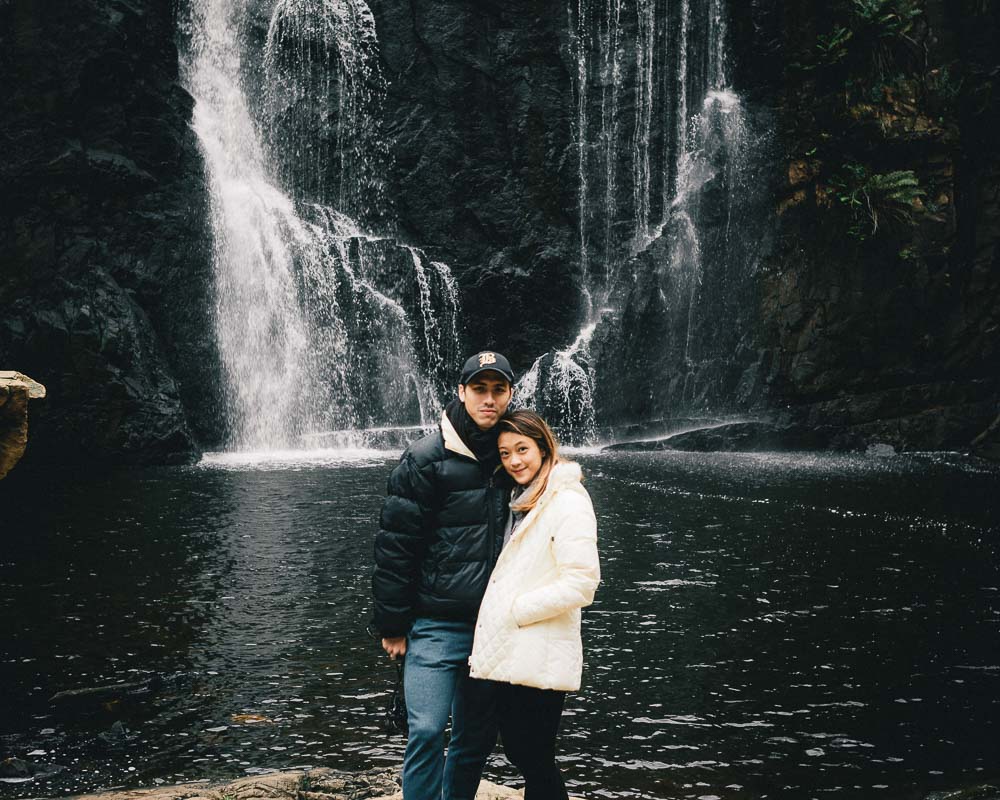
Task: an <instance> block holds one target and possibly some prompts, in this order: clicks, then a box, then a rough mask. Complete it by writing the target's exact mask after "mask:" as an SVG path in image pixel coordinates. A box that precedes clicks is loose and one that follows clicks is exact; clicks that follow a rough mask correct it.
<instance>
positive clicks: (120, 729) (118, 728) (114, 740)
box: [97, 720, 129, 747]
mask: <svg viewBox="0 0 1000 800" xmlns="http://www.w3.org/2000/svg"><path fill="white" fill-rule="evenodd" d="M128 735H129V734H128V728H126V727H125V723H124V722H122V721H121V720H116V721H115V722H114V724H113V725H112V726H111V729H110V730H107V731H101V733H99V734H97V738H98V739H99V740H100V741H101V742H102V743H103V744H104V745H106V746H109V747H118V746H120V745H122V744H124V743H125V741H126V740H127V739H128Z"/></svg>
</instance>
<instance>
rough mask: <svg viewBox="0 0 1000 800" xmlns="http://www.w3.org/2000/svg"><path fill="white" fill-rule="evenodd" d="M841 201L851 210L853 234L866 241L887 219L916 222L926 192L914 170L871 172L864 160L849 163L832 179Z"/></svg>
mask: <svg viewBox="0 0 1000 800" xmlns="http://www.w3.org/2000/svg"><path fill="white" fill-rule="evenodd" d="M830 187H831V188H832V189H833V191H834V195H835V197H836V199H837V201H838V202H840V203H841V204H843V205H845V206H847V208H849V209H850V210H851V214H852V217H853V222H852V224H851V227H850V229H849V232H850V234H851V236H853V237H854V238H856V239H858V240H859V241H864V240H865V239H867V238H868V237H869V236H875V235H876V234H877V233H878V231H879V225H880V223H882V222H883V221H884V220H886V219H889V220H895V221H896V222H899V223H903V224H906V225H914V224H916V215H917V214H918V213H919V212H920V211H921V210H922V205H921V200H920V198H922V197H923V196H924V195H926V192H925V191H924V190H923V189H922V188H921V187H920V181H919V179H918V178H917V176H916V175H915V174H914V172H913V170H910V169H901V170H894V171H892V172H882V173H878V172H871V171H870V170H869V169H868V168H867V167H865V166H863V165H862V164H857V163H849V164H845V165H844V167H843V169H842V171H841V172H840V173H839V174H838V175H836V176H835V177H834V178H833V179H831V181H830Z"/></svg>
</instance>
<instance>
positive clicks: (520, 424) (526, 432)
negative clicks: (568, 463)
mask: <svg viewBox="0 0 1000 800" xmlns="http://www.w3.org/2000/svg"><path fill="white" fill-rule="evenodd" d="M497 427H498V429H499V431H500V433H517V434H520V435H521V436H527V437H528V438H529V439H532V440H534V442H535V444H536V445H538V449H539V450H541V451H542V467H541V469H539V470H538V474H537V475H536V476H535V478H534V479H533V480H532V484H534V488H533V489H532V490H531V493H530V494H528V495H527V496H526V497H522V498H520V499H519V500H518V501H517V504H516V505H513V506H511V508H513V509H514V510H515V511H531V509H533V508H534V507H535V504H536V503H537V502H538V498H540V497H541V496H542V494H543V493H544V492H545V489H546V487H547V486H548V485H549V473H550V472H552V467H554V466H555V465H556V464H558V463H559V442H557V441H556V437H555V435H554V434H553V433H552V429H551V428H550V427H549V426H548V424H546V422H545V420H544V419H542V418H541V417H540V416H538V414H536V413H535V412H534V411H529V410H528V409H526V408H519V409H518V410H517V411H508V412H507V413H506V414H504V415H503V416H502V417H501V418H500V421H499V422H498V423H497Z"/></svg>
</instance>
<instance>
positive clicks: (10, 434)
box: [0, 370, 45, 480]
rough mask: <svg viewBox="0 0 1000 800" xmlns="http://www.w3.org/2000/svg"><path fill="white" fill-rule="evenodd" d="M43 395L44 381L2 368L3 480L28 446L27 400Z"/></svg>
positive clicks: (0, 440)
mask: <svg viewBox="0 0 1000 800" xmlns="http://www.w3.org/2000/svg"><path fill="white" fill-rule="evenodd" d="M42 397H45V387H44V386H42V384H40V383H37V382H35V381H33V380H32V379H31V378H29V377H28V376H27V375H22V374H21V373H20V372H11V371H7V370H0V480H3V478H4V476H5V475H6V474H7V473H8V472H10V471H11V470H12V469H13V468H14V465H15V464H16V463H17V462H18V461H19V460H20V459H21V456H22V455H24V449H25V447H27V446H28V401H29V400H34V399H39V398H42Z"/></svg>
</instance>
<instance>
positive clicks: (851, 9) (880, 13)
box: [796, 0, 924, 83]
mask: <svg viewBox="0 0 1000 800" xmlns="http://www.w3.org/2000/svg"><path fill="white" fill-rule="evenodd" d="M831 12H832V13H831V15H830V16H831V17H832V20H833V22H832V27H831V29H830V31H829V32H827V33H821V34H819V35H818V36H817V37H816V44H815V47H814V51H813V53H811V54H810V55H809V56H808V57H807V58H806V63H798V64H796V66H797V67H798V68H799V69H802V70H805V71H810V70H816V69H823V70H825V71H827V72H831V70H830V68H831V67H833V66H834V65H841V69H837V70H833V71H832V72H833V74H832V75H830V77H834V75H836V74H838V73H839V74H840V75H841V78H843V77H844V75H843V73H844V71H845V70H846V72H847V73H848V75H847V78H848V83H852V82H853V83H865V82H867V80H868V78H869V77H870V76H872V75H874V76H875V77H877V78H878V79H879V80H884V79H885V78H886V76H887V75H889V74H890V73H891V72H893V71H894V67H896V66H898V65H899V64H900V62H903V61H906V60H908V54H912V52H913V51H914V50H915V47H916V45H917V42H916V41H915V39H914V35H915V28H916V26H917V24H918V22H919V20H920V19H921V17H922V16H923V13H924V11H923V0H841V1H840V2H835V3H833V4H832V6H831Z"/></svg>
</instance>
